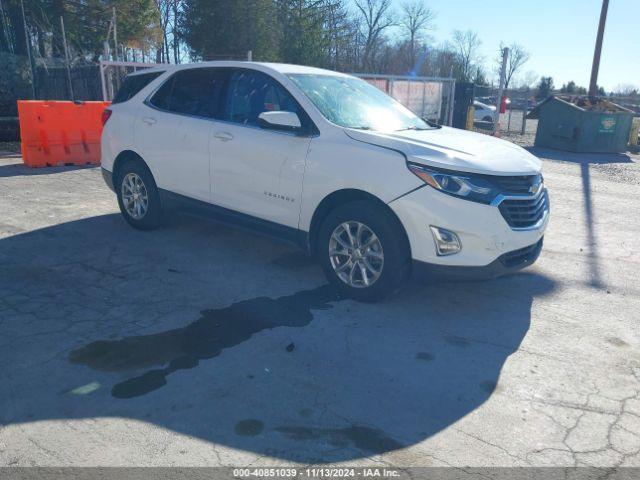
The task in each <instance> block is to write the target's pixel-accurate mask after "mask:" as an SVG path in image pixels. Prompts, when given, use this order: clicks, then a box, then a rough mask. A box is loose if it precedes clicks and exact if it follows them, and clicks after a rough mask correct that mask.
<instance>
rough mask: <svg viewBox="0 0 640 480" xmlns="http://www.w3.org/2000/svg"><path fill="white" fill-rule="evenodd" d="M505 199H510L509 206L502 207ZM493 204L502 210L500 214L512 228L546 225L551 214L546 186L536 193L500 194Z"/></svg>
mask: <svg viewBox="0 0 640 480" xmlns="http://www.w3.org/2000/svg"><path fill="white" fill-rule="evenodd" d="M504 201H510V204H509V206H508V207H506V208H500V206H501V204H502V202H504ZM491 205H492V206H494V207H497V208H498V209H499V210H500V214H501V215H502V217H503V218H504V220H505V221H506V222H507V224H508V225H509V227H511V229H512V230H518V231H524V230H536V229H538V228H540V227H541V226H542V225H544V223H545V222H546V220H547V217H548V216H549V197H548V194H547V189H546V188H543V189H541V190H540V191H539V192H538V193H537V194H536V195H498V196H497V197H496V198H495V199H494V200H493V201H492V202H491ZM505 210H507V211H505ZM530 222H533V223H530ZM514 224H515V225H514ZM521 224H525V225H521Z"/></svg>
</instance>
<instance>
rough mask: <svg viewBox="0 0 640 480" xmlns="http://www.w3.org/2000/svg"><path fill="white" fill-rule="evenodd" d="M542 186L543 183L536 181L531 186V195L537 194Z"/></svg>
mask: <svg viewBox="0 0 640 480" xmlns="http://www.w3.org/2000/svg"><path fill="white" fill-rule="evenodd" d="M541 186H542V184H541V183H534V184H533V185H531V186H530V187H529V193H531V195H536V194H537V193H538V192H539V191H540V187H541Z"/></svg>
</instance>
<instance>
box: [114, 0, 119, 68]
mask: <svg viewBox="0 0 640 480" xmlns="http://www.w3.org/2000/svg"><path fill="white" fill-rule="evenodd" d="M113 44H114V47H116V50H115V52H116V62H117V61H118V60H120V57H119V55H118V20H117V17H116V7H113Z"/></svg>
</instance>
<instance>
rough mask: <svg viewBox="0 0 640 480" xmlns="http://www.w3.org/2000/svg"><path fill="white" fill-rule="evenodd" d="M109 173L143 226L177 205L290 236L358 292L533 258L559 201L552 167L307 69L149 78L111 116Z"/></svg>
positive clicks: (130, 85) (491, 271) (492, 271)
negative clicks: (548, 176)
mask: <svg viewBox="0 0 640 480" xmlns="http://www.w3.org/2000/svg"><path fill="white" fill-rule="evenodd" d="M103 122H104V123H105V126H104V132H103V134H102V168H103V175H104V178H105V181H106V182H107V184H108V185H109V186H110V187H111V188H112V189H113V190H114V191H115V192H116V194H117V196H118V203H119V205H120V210H121V211H122V214H123V215H124V217H125V219H126V220H127V221H128V222H129V223H130V224H131V225H132V226H134V227H136V228H141V229H151V228H155V227H157V226H158V225H159V224H160V222H161V218H162V214H163V212H165V211H167V209H168V208H169V206H178V207H179V208H181V209H189V210H197V211H200V212H204V213H206V214H208V215H210V216H213V217H215V218H217V219H222V220H224V221H227V222H232V223H240V224H242V225H243V226H250V227H253V228H255V229H258V230H261V231H263V232H266V233H267V234H269V235H272V236H273V235H275V236H277V237H280V238H283V239H286V240H289V241H293V242H294V243H296V244H298V245H300V246H302V247H303V248H305V249H306V250H308V251H309V252H310V253H311V254H313V255H315V256H317V258H318V260H319V261H320V263H321V264H322V266H323V268H324V271H325V273H326V275H327V277H328V279H329V280H330V281H331V282H332V283H333V284H334V285H336V286H337V287H338V288H339V289H340V290H341V291H342V292H343V293H345V294H346V295H348V296H350V297H353V298H356V299H359V300H365V301H372V300H378V299H381V298H383V297H384V296H385V295H387V294H388V293H390V292H392V291H394V290H396V289H398V287H399V286H400V285H401V283H402V281H403V280H404V279H405V278H406V277H407V276H408V274H409V273H410V272H413V273H416V274H423V275H424V274H427V275H428V276H433V275H436V274H437V275H441V274H444V275H451V274H453V275H454V276H456V277H460V276H469V275H473V276H478V275H480V276H493V275H496V274H500V273H504V272H509V271H513V270H517V269H520V268H522V267H524V266H527V265H529V264H531V263H533V262H534V261H535V260H536V258H537V257H538V255H539V253H540V249H541V247H542V237H543V234H544V231H545V228H546V226H547V222H548V217H549V215H548V213H549V206H548V205H549V203H548V197H547V192H546V189H545V188H544V184H543V181H542V176H541V174H540V167H541V163H540V161H539V160H538V159H537V158H536V157H534V156H533V155H531V154H529V153H528V152H527V151H525V150H523V149H522V148H520V147H518V146H516V145H513V144H512V143H509V142H506V141H503V140H499V139H496V138H493V137H489V136H485V135H480V134H476V133H471V132H467V131H464V130H457V129H452V128H447V127H441V126H437V125H433V124H431V123H428V122H426V121H423V120H422V119H420V118H418V117H417V116H416V115H414V114H413V113H411V112H410V111H409V110H407V109H406V108H404V107H403V106H402V105H400V104H399V103H398V102H396V101H395V100H393V99H392V98H390V97H388V96H387V95H385V94H384V93H383V92H381V91H380V90H378V89H377V88H375V87H373V86H371V85H369V84H368V83H366V82H365V81H363V80H360V79H358V78H354V77H352V76H349V75H344V74H341V73H336V72H332V71H327V70H321V69H317V68H309V67H302V66H297V65H282V64H267V63H247V62H208V63H200V64H196V65H180V66H173V67H166V68H163V69H152V70H146V71H143V72H140V73H136V74H133V75H131V76H129V77H127V79H126V80H125V82H124V84H123V86H122V88H121V90H120V92H119V93H118V95H117V97H116V99H115V100H114V102H113V105H112V106H111V107H110V108H109V109H108V110H107V111H105V114H104V116H103Z"/></svg>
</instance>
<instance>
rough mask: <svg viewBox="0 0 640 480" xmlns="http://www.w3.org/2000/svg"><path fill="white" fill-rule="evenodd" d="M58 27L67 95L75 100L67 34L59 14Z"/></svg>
mask: <svg viewBox="0 0 640 480" xmlns="http://www.w3.org/2000/svg"><path fill="white" fill-rule="evenodd" d="M60 28H61V29H62V46H63V47H64V59H65V63H66V64H67V82H68V85H69V96H70V97H71V100H75V96H74V95H73V85H72V83H71V65H69V47H68V46H67V34H66V32H65V31H64V19H63V18H62V16H60Z"/></svg>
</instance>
